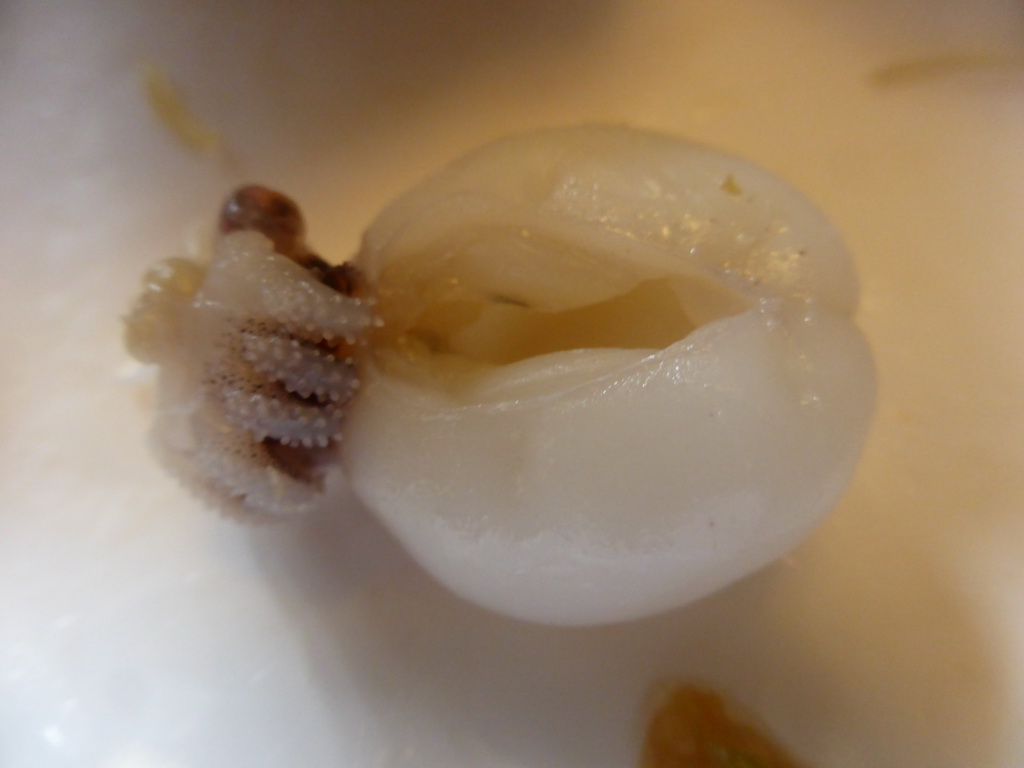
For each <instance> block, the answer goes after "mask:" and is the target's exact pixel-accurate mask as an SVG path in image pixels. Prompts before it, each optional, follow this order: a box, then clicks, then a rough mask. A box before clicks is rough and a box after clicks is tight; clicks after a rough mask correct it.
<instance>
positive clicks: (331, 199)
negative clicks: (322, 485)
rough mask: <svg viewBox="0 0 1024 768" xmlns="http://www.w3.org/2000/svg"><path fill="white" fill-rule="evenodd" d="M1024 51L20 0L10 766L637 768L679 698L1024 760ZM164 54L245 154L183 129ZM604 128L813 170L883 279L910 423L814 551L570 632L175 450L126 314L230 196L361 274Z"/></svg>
mask: <svg viewBox="0 0 1024 768" xmlns="http://www.w3.org/2000/svg"><path fill="white" fill-rule="evenodd" d="M1022 33H1024V17H1022V16H1021V13H1020V7H1019V4H1016V3H1013V2H1010V0H1003V1H1002V2H1000V1H999V0H988V1H987V2H968V1H967V0H964V1H963V2H951V1H945V2H942V1H939V0H904V2H900V3H891V2H882V0H875V1H873V2H852V1H851V2H840V1H839V0H831V1H829V0H818V1H817V2H815V1H814V0H772V2H766V1H765V0H720V2H717V3H701V2H678V1H677V0H661V1H659V2H648V3H635V4H629V3H625V2H623V3H618V2H613V1H612V0H591V1H589V2H588V1H584V0H579V1H577V2H563V3H549V2H542V0H527V1H526V2H505V3H475V2H471V0H446V2H442V3H416V2H412V0H408V1H405V0H386V2H380V3H363V2H356V1H355V0H352V2H344V3H330V2H324V3H317V2H312V0H308V1H307V2H302V3H283V2H282V3H271V2H259V3H248V4H243V3H224V4H215V3H202V2H192V3H177V4H175V3H161V2H157V1H156V0H147V1H146V2H138V3H131V4H124V3H115V2H112V1H110V2H93V3H59V2H31V1H30V0H9V1H8V2H7V3H5V4H3V5H2V6H0V105H3V106H2V109H0V168H2V175H0V223H2V227H0V253H2V258H3V269H2V272H0V275H2V279H0V320H2V322H3V326H2V327H3V328H4V329H5V331H4V333H3V338H2V348H0V351H2V359H3V364H2V366H0V461H2V466H3V467H4V471H3V473H2V475H0V498H2V499H3V504H2V507H0V765H3V766H10V767H11V768H37V767H48V766H100V767H101V768H144V767H145V768H215V767H220V766H227V765H231V766H246V768H287V767H289V766H298V765H301V766H310V767H312V768H320V767H321V766H323V767H327V766H342V765H343V766H380V767H390V766H404V765H416V766H474V767H475V768H490V767H492V766H522V767H524V768H550V767H551V766H559V767H560V766H566V767H567V768H576V767H577V766H578V767H579V768H583V767H584V766H586V767H587V768H622V767H625V766H632V765H634V764H635V761H636V756H637V753H638V744H639V739H640V734H641V732H642V728H643V720H642V716H643V712H644V709H643V707H644V697H645V695H646V692H647V691H648V690H649V688H650V686H651V685H652V684H655V683H657V682H658V681H661V680H665V679H671V678H681V679H697V680H700V681H703V682H706V683H710V684H712V685H714V686H716V687H718V688H719V689H720V690H722V691H724V692H727V693H728V694H729V695H730V696H732V697H734V698H735V699H737V700H738V701H740V702H741V703H742V704H743V705H744V706H745V707H746V708H748V709H750V710H753V711H754V712H755V713H757V714H758V715H759V716H760V717H761V718H762V719H763V720H765V721H766V722H767V723H768V724H769V725H770V726H771V727H772V728H773V729H774V730H775V732H776V733H777V735H778V736H779V737H780V738H781V740H782V741H783V742H785V743H786V744H788V745H789V746H790V747H791V748H792V749H793V750H794V751H795V752H797V753H798V754H799V755H801V756H802V757H804V758H805V759H806V760H807V762H809V763H811V764H814V765H818V766H823V767H824V766H828V767H829V768H854V767H864V768H868V767H870V768H876V767H878V766H929V767H930V768H944V767H948V768H954V767H955V768H963V766H971V768H984V767H986V766H992V767H995V766H1000V767H1002V766H1012V765H1024V727H1022V723H1024V697H1022V694H1024V621H1022V619H1024V610H1022V608H1021V600H1020V595H1021V590H1022V588H1024V560H1022V558H1021V557H1020V556H1019V553H1020V552H1021V551H1022V546H1024V522H1022V519H1024V518H1022V517H1021V507H1022V506H1024V429H1022V426H1024V215H1021V201H1022V199H1024V194H1022V192H1024V151H1022V150H1024V128H1022V126H1024V65H1022V64H1021V61H1022V58H1021V55H1022V50H1021V40H1022ZM147 63H152V64H155V65H157V66H158V67H160V68H161V69H162V70H163V71H164V72H166V73H167V74H168V75H169V76H170V77H171V78H172V79H173V80H174V81H175V82H176V83H178V85H179V86H181V88H182V90H183V93H184V94H185V96H186V98H187V101H188V103H189V105H190V107H191V109H192V110H193V111H194V112H195V113H196V114H197V115H199V116H200V117H201V118H202V119H203V120H204V121H206V122H207V123H208V124H209V125H211V126H214V127H215V128H216V129H217V130H218V131H219V132H220V133H221V135H222V137H223V141H224V146H225V149H226V151H225V156H224V158H223V159H222V160H221V161H215V160H212V159H211V158H210V157H208V156H206V155H203V154H202V153H198V152H195V151H188V150H186V149H183V148H182V147H181V146H180V145H179V144H178V143H176V141H175V139H174V138H173V137H172V136H171V135H170V134H169V133H168V131H167V130H166V127H165V126H162V125H161V124H159V123H158V122H157V121H156V120H155V118H154V116H153V114H152V112H151V111H150V110H149V108H148V107H147V104H146V99H145V95H144V92H143V90H142V87H141V85H140V82H141V78H142V72H143V69H144V67H145V65H146V64H147ZM591 120H611V121H618V122H628V123H631V124H635V125H639V126H645V127H652V128H657V129H661V130H665V131H668V132H671V133H676V134H679V135H683V136H687V137H691V138H695V139H697V140H700V141H704V142H706V143H710V144H713V145H717V146H719V147H721V148H723V149H726V150H731V151H734V152H736V153H739V154H741V155H744V156H746V157H748V158H750V159H752V160H754V161H756V162H758V163H760V164H762V165H764V166H766V167H768V168H770V169H772V170H774V171H776V172H778V173H779V174H781V175H782V176H784V177H786V178H788V179H789V180H790V181H792V182H794V183H795V184H796V185H797V186H799V187H801V188H802V189H803V190H804V191H805V192H806V193H807V194H808V196H809V197H810V198H811V199H812V200H814V201H815V202H817V203H818V204H819V206H821V207H822V208H823V209H824V210H825V211H826V212H827V213H828V214H829V215H830V216H831V217H832V219H833V220H834V221H835V222H836V223H837V224H838V225H839V227H840V228H841V229H842V230H843V231H844V232H845V234H846V235H847V237H848V240H849V242H850V245H851V246H852V248H853V250H854V252H855V254H856V258H857V263H858V267H859V270H860V273H861V277H862V280H863V286H864V299H863V304H862V308H861V312H860V315H859V321H860V323H861V325H862V327H863V328H864V329H865V330H866V332H867V333H868V335H869V337H870V340H871V343H872V345H873V348H874V351H875V354H876V358H877V362H878V366H879V373H880V380H881V393H880V404H879V409H878V415H877V419H876V423H875V427H874V430H873V433H872V436H871V439H870V441H869V445H868V449H867V452H866V454H865V457H864V460H863V463H862V466H861V469H860V471H859V473H858V475H857V477H856V479H855V482H854V484H853V487H852V488H851V490H850V492H849V493H848V495H847V497H846V498H845V500H844V501H843V503H842V505H841V506H840V508H839V509H838V510H837V511H836V512H835V514H834V515H833V516H832V517H831V518H829V520H828V522H827V523H826V524H825V525H824V526H823V527H822V528H821V529H820V530H819V532H818V533H817V534H816V535H815V536H814V537H813V538H812V539H811V540H810V541H809V542H807V544H806V545H804V546H803V547H802V548H801V549H799V550H798V551H797V552H796V553H794V554H793V555H792V557H790V558H788V559H787V560H786V561H785V562H783V563H780V564H778V565H776V566H774V567H772V568H770V569H768V570H766V571H764V572H762V573H760V574H758V575H757V576H755V577H753V578H750V579H748V580H746V581H744V582H743V583H741V584H739V585H737V586H735V587H733V588H731V589H729V590H726V591H725V592H723V593H721V594H719V595H717V596H715V597H713V598H711V599H708V600H705V601H703V602H701V603H700V604H698V605H694V606H691V607H690V608H687V609H684V610H680V611H677V612H675V613H672V614H669V615H666V616H662V617H659V618H655V619H651V620H647V621H643V622H638V623H635V624H629V625H622V626H615V627H606V628H601V629H586V630H579V629H577V630H562V629H551V628H544V627H537V626H531V625H526V624H520V623H517V622H513V621H509V620H505V619H502V618H498V617H495V616H492V615H489V614H486V613H484V612H482V611H480V610H478V609H475V608H473V607H470V606H467V605H465V604H463V603H461V602H460V601H458V600H457V599H455V598H453V597H451V596H449V595H448V594H446V593H445V592H443V591H442V590H441V589H440V588H438V587H437V586H435V585H434V584H433V583H432V582H430V581H429V579H428V578H427V577H425V576H424V575H423V574H422V573H421V572H420V571H418V570H417V569H416V568H415V567H414V566H413V565H411V564H410V563H409V562H408V560H407V559H406V558H405V556H404V555H403V554H402V553H401V552H400V551H399V550H398V549H397V547H396V546H395V545H394V544H393V543H392V542H391V540H390V539H389V538H388V537H387V536H386V535H385V534H384V533H383V532H381V530H380V529H379V528H377V527H376V525H375V524H374V523H373V522H372V521H371V520H370V519H368V518H367V517H366V516H365V515H364V514H363V513H361V512H360V511H359V510H357V509H354V508H353V509H348V510H343V511H341V512H339V514H338V515H337V517H335V518H333V519H329V520H317V521H310V522H308V523H306V524H300V525H296V526H293V527H290V528H263V529H248V528H245V527H239V526H237V525H235V524H232V523H228V522H224V521H221V520H219V519H218V518H216V517H215V516H213V515H210V514H208V513H206V512H205V511H203V510H202V509H200V508H199V506H198V505H197V504H196V503H194V502H193V501H192V500H191V499H190V498H189V497H188V496H187V495H185V494H184V493H183V492H182V491H181V490H180V489H179V488H178V487H177V486H176V485H175V484H174V483H173V482H172V481H171V480H169V479H168V478H167V477H165V476H164V475H163V474H162V473H161V472H160V471H159V469H158V468H157V467H156V466H155V465H154V463H153V461H152V460H151V459H150V457H149V455H148V453H147V451H146V449H145V447H144V433H145V429H146V421H147V417H146V412H145V404H144V403H143V402H141V396H140V394H139V393H140V391H141V388H140V386H139V382H138V380H137V376H138V370H137V369H136V368H134V367H133V366H132V365H131V364H130V363H129V361H128V358H127V356H126V355H125V354H124V353H123V351H122V350H121V347H120V328H119V316H120V315H121V314H122V313H123V312H124V311H125V309H126V307H127V306H128V304H129V303H130V300H131V298H132V296H133V294H134V293H135V291H136V288H137V285H138V280H139V277H140V275H141V273H142V271H143V270H144V269H145V268H146V267H147V266H148V265H150V264H152V263H153V262H154V261H155V260H157V259H159V258H161V257H163V256H165V255H167V254H169V253H172V252H174V251H176V250H180V249H181V243H182V242H183V238H185V237H186V236H187V235H189V234H190V233H192V234H194V232H195V231H196V230H195V226H196V222H199V223H200V224H201V223H202V222H203V217H208V216H209V215H210V214H211V212H212V211H213V210H214V208H215V206H216V205H217V203H218V201H219V198H220V197H221V195H222V194H223V193H224V192H225V191H226V190H227V189H229V187H230V186H231V185H232V184H234V183H236V182H239V181H242V180H254V181H260V182H263V183H267V184H271V185H275V186H278V187H280V188H283V189H286V190H287V191H289V192H290V193H291V194H293V195H294V196H295V197H297V198H298V199H299V200H300V201H302V202H303V203H304V205H305V208H306V211H307V213H308V215H309V218H310V220H311V225H312V236H313V241H314V243H316V244H317V245H318V246H319V248H320V249H321V250H322V251H324V252H325V253H328V254H331V255H332V256H335V257H336V258H340V257H343V256H346V255H347V254H349V253H351V252H352V251H353V250H354V248H355V244H356V242H357V239H358V235H359V232H360V230H361V229H362V228H363V227H364V226H365V225H366V224H367V223H368V222H369V220H370V219H371V218H372V216H373V215H374V213H375V212H376V211H377V210H378V209H379V208H380V207H381V206H382V205H383V204H384V203H385V202H387V201H388V200H389V199H390V198H391V197H392V196H393V195H395V194H396V193H397V192H398V191H400V190H401V189H403V188H404V187H406V186H408V185H409V184H411V183H413V182H414V181H416V180H417V179H419V178H420V177H422V176H423V175H424V174H426V173H427V172H429V171H431V170H433V169H435V168H437V167H438V166H439V165H440V164H441V163H443V162H444V161H445V160H447V159H449V158H451V157H453V156H455V155H457V154H460V153H461V152H463V151H464V150H466V149H469V148H470V147H472V146H475V145H476V144H478V143H480V142H482V141H484V140H486V139H489V138H492V137H494V136H496V135H499V134H502V133H507V132H510V131H513V130H518V129H527V128H534V127H540V126H543V125H551V124H566V123H577V122H584V121H591Z"/></svg>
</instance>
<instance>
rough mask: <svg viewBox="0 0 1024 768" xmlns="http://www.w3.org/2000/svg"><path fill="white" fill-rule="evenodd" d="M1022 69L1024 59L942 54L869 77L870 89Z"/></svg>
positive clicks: (894, 65)
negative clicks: (979, 72)
mask: <svg viewBox="0 0 1024 768" xmlns="http://www.w3.org/2000/svg"><path fill="white" fill-rule="evenodd" d="M1021 68H1024V58H1022V57H1020V56H1004V55H998V54H985V53H945V54H939V55H937V56H929V57H922V58H917V59H907V60H904V61H897V62H894V63H892V64H887V65H886V66H884V67H880V68H878V69H876V70H875V71H874V72H872V73H871V74H869V75H868V82H870V83H871V84H872V85H875V86H880V87H885V86H892V85H904V84H911V83H917V82H920V81H922V80H932V79H936V78H940V77H945V76H948V75H957V74H963V73H966V72H975V71H979V70H1014V69H1021Z"/></svg>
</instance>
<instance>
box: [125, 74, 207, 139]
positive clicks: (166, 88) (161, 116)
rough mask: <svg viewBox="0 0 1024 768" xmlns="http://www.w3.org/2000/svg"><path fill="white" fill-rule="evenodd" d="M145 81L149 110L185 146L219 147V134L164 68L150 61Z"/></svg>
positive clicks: (143, 81) (143, 80)
mask: <svg viewBox="0 0 1024 768" xmlns="http://www.w3.org/2000/svg"><path fill="white" fill-rule="evenodd" d="M142 84H143V88H144V90H145V92H146V103H147V104H149V108H150V110H152V112H153V114H154V115H156V118H157V120H158V121H159V122H160V124H161V125H163V126H164V128H166V129H167V130H168V131H169V132H170V133H171V135H172V136H174V138H176V139H177V140H178V141H179V142H180V143H181V144H182V145H183V146H184V147H185V148H187V149H191V150H195V151H197V152H202V153H204V154H208V155H216V154H217V153H218V152H219V151H220V148H221V138H220V134H219V133H218V132H217V131H215V130H213V129H212V128H210V127H209V126H207V125H206V123H204V122H203V121H201V120H200V119H199V118H197V117H196V116H195V115H193V114H192V112H191V111H190V110H189V108H188V106H187V105H186V104H185V100H184V98H183V97H182V95H181V91H180V90H179V89H178V88H177V86H175V84H174V83H173V82H172V81H171V79H170V77H169V76H168V75H167V73H166V72H165V71H164V70H163V69H161V68H160V67H158V66H157V65H156V64H147V65H146V66H145V67H143V70H142Z"/></svg>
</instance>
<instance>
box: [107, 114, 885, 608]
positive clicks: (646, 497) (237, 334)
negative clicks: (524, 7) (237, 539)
mask: <svg viewBox="0 0 1024 768" xmlns="http://www.w3.org/2000/svg"><path fill="white" fill-rule="evenodd" d="M216 240H217V242H216V245H215V247H214V252H213V254H212V257H211V258H210V260H209V261H208V263H204V264H201V263H199V262H197V261H193V260H186V259H172V260H169V261H167V262H165V263H163V264H162V265H160V266H158V267H157V268H155V269H154V270H152V271H151V272H150V273H148V275H147V276H146V278H145V279H144V289H143V293H142V296H141V297H140V299H139V300H138V302H137V304H136V306H135V308H134V309H133V310H132V312H131V314H130V315H129V317H128V320H127V328H128V346H129V350H130V351H131V352H132V354H134V355H135V356H136V357H137V358H138V359H140V360H142V361H144V362H147V363H152V364H154V365H156V366H157V368H158V397H157V404H156V408H155V411H156V415H155V423H154V427H153V443H154V445H155V446H156V450H157V452H158V454H159V455H160V456H161V457H162V458H163V461H164V464H165V465H166V466H167V467H168V468H169V469H170V470H171V471H172V472H173V473H174V474H176V475H177V476H178V477H180V478H181V479H183V480H184V481H185V483H186V484H187V485H188V486H190V487H191V488H193V490H195V491H197V492H198V493H199V494H200V495H201V496H203V497H204V498H206V499H208V500H209V501H210V503H211V504H212V505H214V506H216V507H217V508H219V509H222V510H225V511H228V512H230V513H232V514H235V515H238V516H241V517H244V518H247V519H282V518H292V517H295V516H298V515H302V514H308V513H309V512H310V511H311V510H314V509H330V508H331V507H332V501H335V499H334V498H333V497H334V496H338V498H339V499H340V498H341V497H340V495H338V493H337V490H336V486H334V485H332V483H331V482H328V481H327V480H328V478H329V477H330V476H332V475H331V473H336V474H337V475H339V476H340V477H341V478H342V479H343V483H344V484H345V485H346V486H347V490H348V491H351V492H353V493H355V495H356V496H357V497H358V498H359V499H360V500H361V501H362V503H363V504H364V505H365V506H366V507H367V508H368V509H369V510H370V511H371V512H372V513H373V514H374V515H376V516H377V517H378V518H379V519H380V520H381V521H382V522H383V523H384V524H385V525H386V526H387V528H388V529H389V530H390V531H391V532H392V533H393V534H394V536H395V537H396V538H397V539H398V540H399V541H400V542H401V543H402V545H403V546H404V547H405V548H406V549H407V550H408V552H409V553H410V554H411V555H412V556H413V558H415V559H416V560H417V561H418V562H419V563H420V564H421V565H422V567H423V568H424V569H425V570H426V571H427V572H428V573H429V574H431V575H432V576H433V577H434V578H436V579H437V580H439V581H440V582H441V583H443V584H444V585H446V586H447V587H448V588H450V589H451V590H452V591H454V592H455V593H456V594H458V595H460V596H462V597H464V598H465V599H467V600H469V601H471V602H474V603H476V604H478V605H480V606H482V607H485V608H488V609H491V610H493V611H497V612H499V613H502V614H505V615H509V616H513V617H516V618H520V619H524V620H528V621H535V622H543V623H549V624H563V625H588V624H600V623H608V622H615V621H625V620H630V619H635V618H639V617H642V616H647V615H651V614H654V613H658V612H661V611H665V610H668V609H671V608H673V607H677V606H681V605H684V604H687V603H689V602H692V601H694V600H697V599H699V598H701V597H703V596H705V595H708V594H710V593H712V592H715V591H716V590H719V589H721V588H723V587H725V586H726V585H728V584H730V583H732V582H734V581H736V580H738V579H740V578H742V577H744V576H746V575H748V574H750V573H753V572H754V571H757V570H758V569H760V568H762V567H764V566H766V565H768V564H769V563H771V562H773V561H774V560H776V559H778V558H779V557H781V556H783V555H785V554H786V553H787V552H789V551H791V550H792V549H793V548H794V547H796V546H797V544H799V543H800V541H802V540H803V539H804V538H805V537H806V536H807V535H808V534H809V533H810V532H811V531H812V530H813V529H814V528H815V527H816V526H817V525H818V524H819V523H820V521H821V520H822V519H823V518H824V517H825V516H826V515H827V513H828V512H829V511H830V510H831V509H832V508H833V507H834V506H835V505H836V503H837V501H838V500H839V498H840V496H841V495H842V493H843V492H844V490H845V488H846V487H847V485H848V484H849V482H850V479H851V477H852V475H853V472H854V470H855V467H856V464H857V460H858V457H859V455H860V452H861V450H862V447H863V444H864V442H865V439H866V436H867V432H868V428H869V425H870V421H871V415H872V412H873V409H874V398H875V386H876V385H875V374H874V368H873V364H872V358H871V354H870V350H869V348H868V345H867V343H866V341H865V339H864V336H863V335H862V333H861V332H860V331H859V330H858V328H857V326H856V324H855V323H854V320H853V315H854V313H855V310H856V307H857V301H858V294H859V288H858V282H857V277H856V274H855V271H854V268H853V263H852V259H851V257H850V254H849V252H848V251H847V249H846V247H845V246H844V244H843V241H842V238H841V237H840V235H839V234H838V233H837V231H836V230H835V229H834V228H833V227H832V226H831V225H830V224H829V223H828V221H827V220H826V219H825V218H824V217H823V215H822V214H821V213H820V212H819V211H818V210H817V209H815V208H814V207H813V206H812V205H811V203H809V202H808V201H807V200H806V199H805V198H804V197H803V196H802V195H801V194H800V193H799V192H797V191H796V190H795V189H793V188H792V187H790V186H789V185H788V184H786V183H785V182H783V181H782V180H780V179H779V178H777V177H775V176H773V175H772V174H770V173H768V172H767V171H765V170H762V169H760V168H758V167H757V166H755V165H753V164H751V163H749V162H747V161H744V160H741V159H739V158H736V157H733V156H731V155H728V154H724V153H721V152H718V151H716V150H713V149H710V148H707V147H704V146H701V145H698V144H694V143H691V142H687V141H684V140H681V139H677V138H674V137H669V136H664V135H661V134H656V133H651V132H647V131H641V130H636V129H632V128H626V127H620V126H602V125H598V126H584V127H572V128H558V129H548V130H542V131H537V132H533V133H527V134H522V135H518V136H512V137H509V138H505V139H501V140H498V141H496V142H493V143H491V144H488V145H486V146H484V147H482V148H480V149H478V150H476V151H474V152H472V153H470V154H469V155H467V156H465V157H464V158H462V159H460V160H457V161H456V162H454V163H453V164H451V165H450V166H448V167H447V168H445V169H443V170H441V171H440V172H439V173H438V174H436V175H435V176H433V177H431V178H429V179H427V180H425V181H423V182H421V183H419V184H418V185H416V186H414V187H413V188H412V189H411V190H410V191H408V192H407V193H406V194H404V195H402V196H401V197H400V198H399V199H398V200H396V201H395V202H393V203H392V204H391V205H389V206H388V207H387V208H386V209H385V210H384V211H383V212H382V213H381V214H380V215H379V216H378V217H377V219H376V220H375V221H374V222H372V223H371V225H370V226H369V228H368V229H367V230H366V233H365V235H364V238H363V242H362V245H361V247H360V249H359V251H358V253H357V254H356V255H355V256H354V257H353V258H352V260H351V261H350V262H347V263H346V264H343V265H341V266H331V265H330V264H328V262H326V261H324V260H323V259H321V258H320V257H319V256H317V255H316V254H315V253H313V252H312V251H311V250H310V249H309V248H308V247H307V246H306V244H305V241H304V225H303V223H302V219H301V214H300V213H299V211H298V207H297V206H296V205H295V204H294V203H293V202H292V201H291V200H289V199H288V198H286V197H284V196H283V195H281V194H279V193H275V192H271V191H269V190H265V189H263V188H260V187H246V188H243V189H241V190H238V191H237V192H236V193H234V194H233V195H232V196H231V198H229V200H228V202H227V203H226V205H225V206H224V209H223V210H222V213H221V219H220V227H219V233H218V235H217V238H216ZM338 503H340V501H339V502H338Z"/></svg>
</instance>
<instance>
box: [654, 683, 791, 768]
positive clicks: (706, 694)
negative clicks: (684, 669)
mask: <svg viewBox="0 0 1024 768" xmlns="http://www.w3.org/2000/svg"><path fill="white" fill-rule="evenodd" d="M640 768H801V765H800V764H799V763H798V762H796V760H794V759H793V758H792V757H790V756H789V755H787V754H786V752H785V750H783V749H782V748H781V747H780V746H778V745H777V744H775V743H774V741H772V739H771V737H769V736H768V735H767V734H766V733H764V732H763V731H761V730H760V729H758V728H757V727H755V726H754V725H751V724H750V723H746V722H743V721H741V720H739V719H736V718H734V717H733V715H732V713H730V712H729V708H728V707H727V706H726V704H725V702H724V701H723V700H722V697H720V696H719V695H718V694H716V693H714V692H713V691H709V690H707V689H704V688H698V687H696V686H689V685H680V686H677V687H674V688H672V689H671V690H670V691H669V693H668V695H667V697H666V698H665V699H664V701H663V702H662V703H661V705H660V706H659V707H658V709H657V710H656V711H655V713H654V716H653V717H652V718H651V722H650V724H649V725H648V727H647V734H646V737H645V739H644V746H643V753H642V756H641V760H640Z"/></svg>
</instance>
